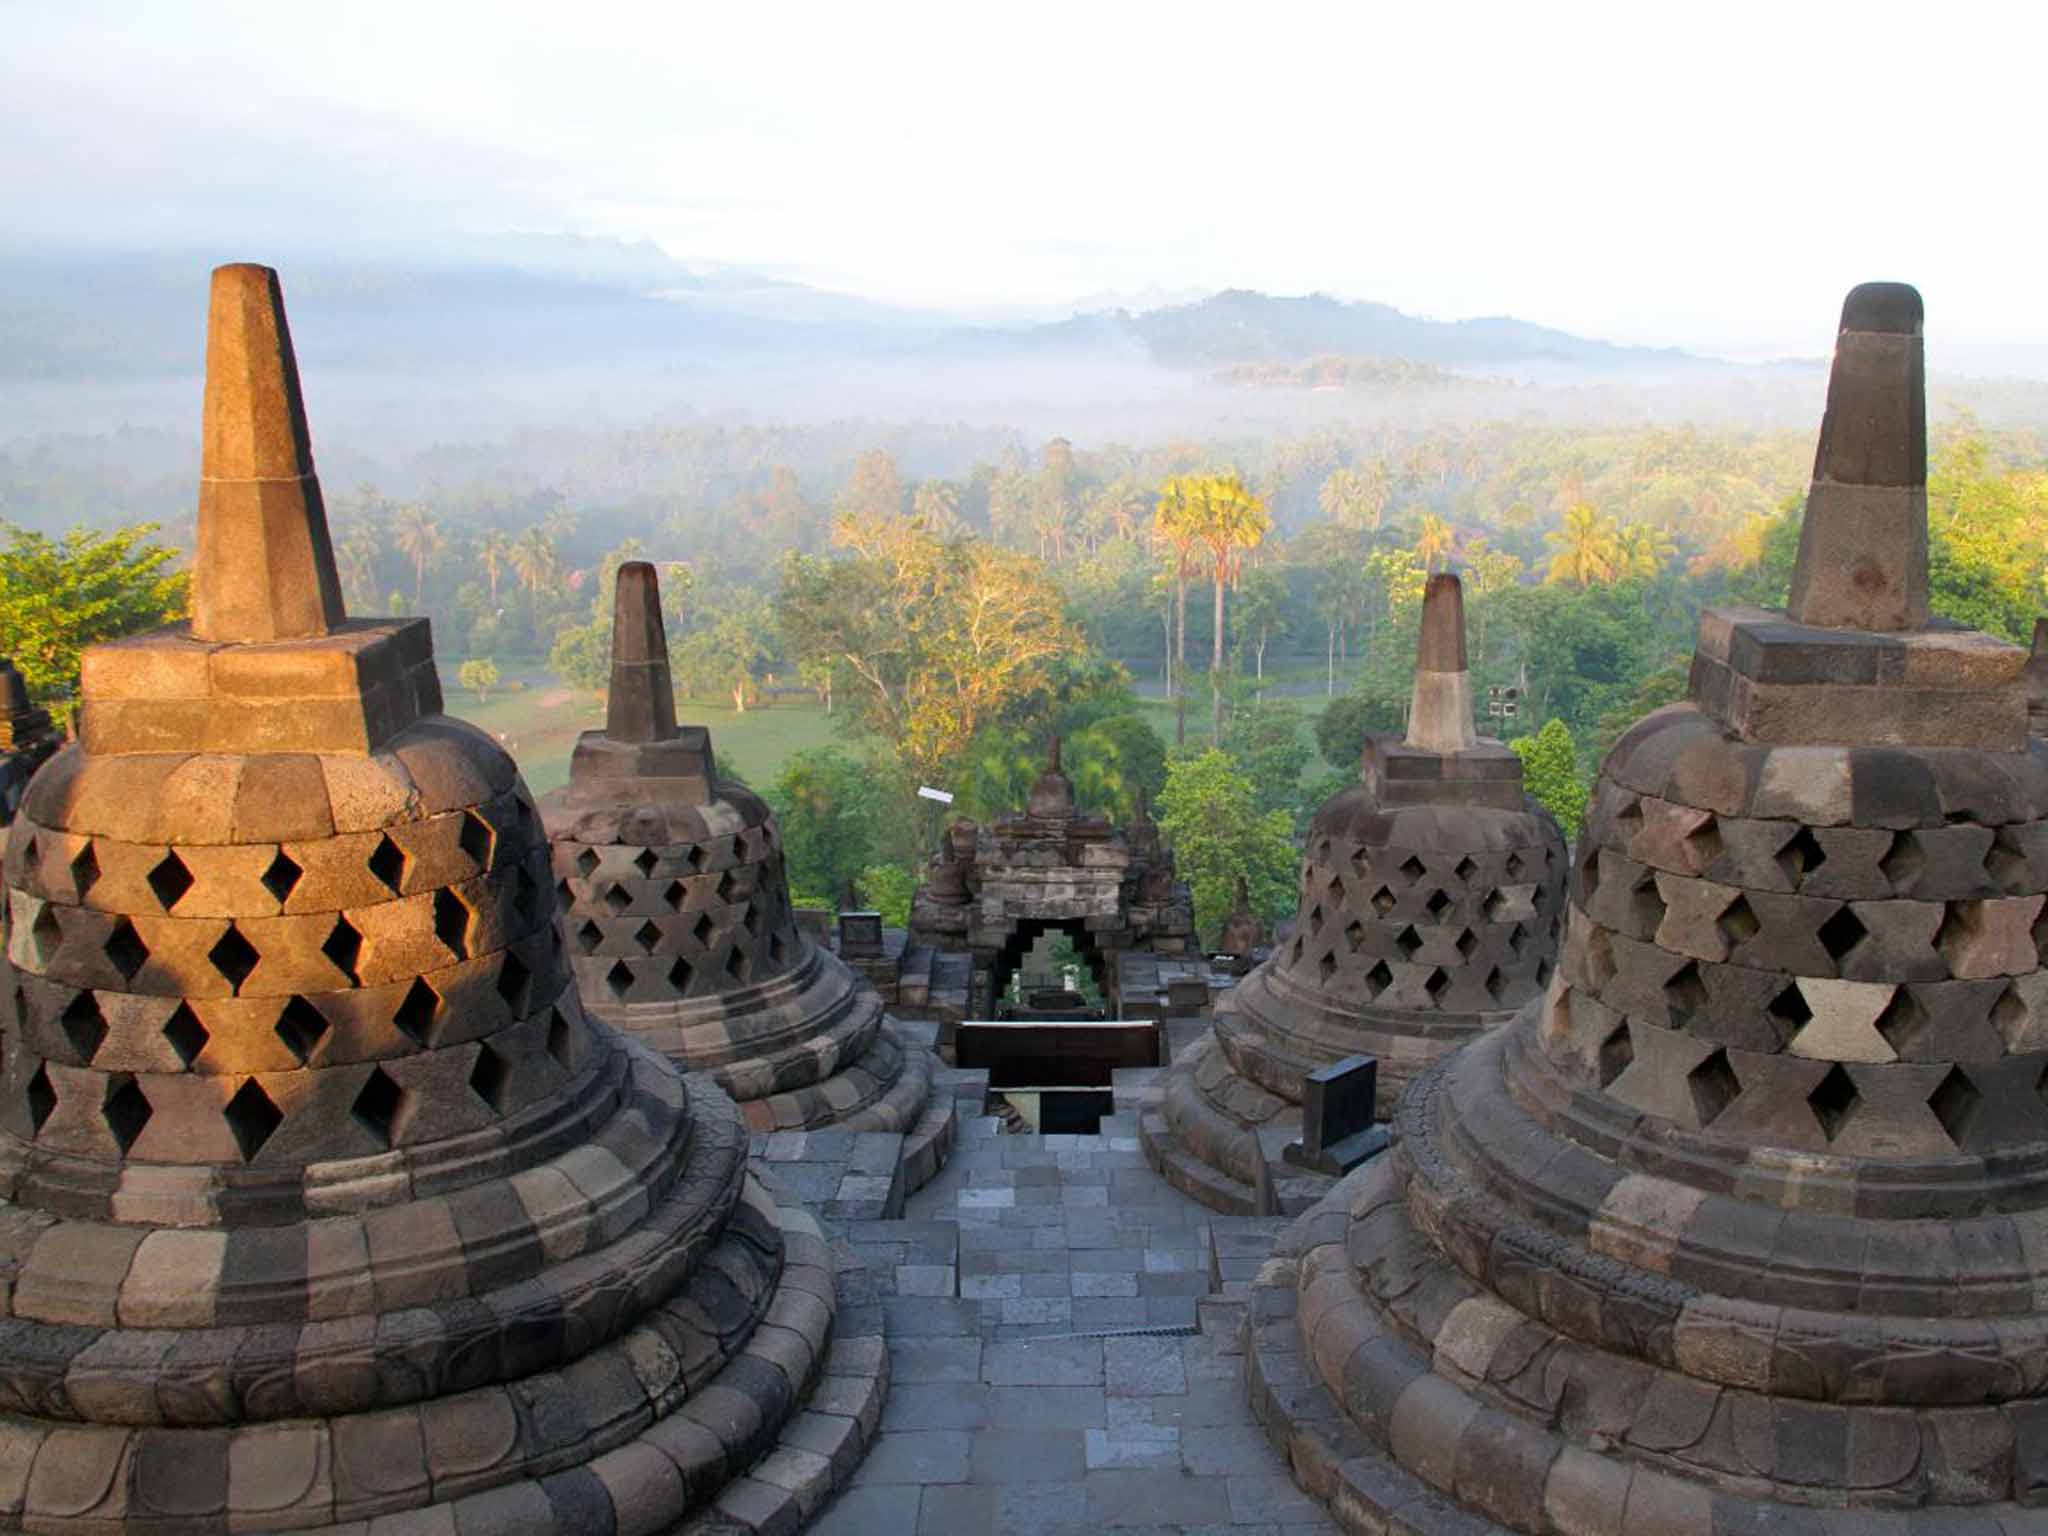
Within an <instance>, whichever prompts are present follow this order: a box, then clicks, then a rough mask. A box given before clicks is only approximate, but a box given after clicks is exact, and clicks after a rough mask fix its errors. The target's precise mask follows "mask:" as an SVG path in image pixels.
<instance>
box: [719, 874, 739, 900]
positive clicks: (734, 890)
mask: <svg viewBox="0 0 2048 1536" xmlns="http://www.w3.org/2000/svg"><path fill="white" fill-rule="evenodd" d="M739 888H740V883H739V881H738V880H737V879H735V878H734V873H733V871H732V870H729V869H728V870H727V871H726V872H725V873H724V874H722V875H720V876H719V877H718V891H717V895H718V899H719V900H720V901H723V902H727V903H730V902H731V901H732V900H733V898H734V897H735V896H737V895H738V894H739Z"/></svg>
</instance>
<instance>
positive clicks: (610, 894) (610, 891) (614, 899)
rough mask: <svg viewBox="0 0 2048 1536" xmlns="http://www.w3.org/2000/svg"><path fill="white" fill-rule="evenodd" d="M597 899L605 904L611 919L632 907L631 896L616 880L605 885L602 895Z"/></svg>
mask: <svg viewBox="0 0 2048 1536" xmlns="http://www.w3.org/2000/svg"><path fill="white" fill-rule="evenodd" d="M597 899H598V900H599V901H601V902H603V903H604V904H605V906H606V907H607V908H608V909H609V910H610V911H611V914H612V916H613V917H617V916H618V915H619V914H620V913H621V912H623V911H625V910H626V908H628V907H630V906H632V905H633V897H632V895H631V894H630V893H629V892H628V891H627V890H626V888H625V887H624V886H623V885H621V884H619V882H618V881H616V880H614V881H613V882H612V883H611V884H610V885H607V886H606V887H605V888H604V892H603V894H602V895H600V896H599V897H598V898H597Z"/></svg>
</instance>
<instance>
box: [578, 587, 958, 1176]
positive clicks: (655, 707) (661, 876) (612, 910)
mask: <svg viewBox="0 0 2048 1536" xmlns="http://www.w3.org/2000/svg"><path fill="white" fill-rule="evenodd" d="M541 810H542V815H543V817H544V818H545V819H546V823H547V828H548V832H549V835H550V837H551V838H552V839H553V842H554V881H553V884H554V889H555V893H556V898H557V900H558V901H559V903H560V905H561V909H562V913H563V921H564V924H565V926H566V927H567V930H568V935H569V947H570V953H571V955H572V957H573V959H572V964H573V965H574V967H575V971H576V976H577V980H578V983H579V984H580V987H581V990H582V995H583V1000H584V1005H585V1007H586V1008H588V1009H589V1010H590V1011H591V1012H592V1013H594V1014H596V1015H597V1016H598V1017H599V1018H601V1019H603V1020H604V1021H605V1022H606V1023H608V1024H611V1025H612V1026H614V1027H615V1028H618V1029H622V1030H627V1031H629V1032H631V1033H632V1034H633V1035H635V1036H636V1037H637V1038H639V1039H640V1040H642V1041H644V1042H645V1043H647V1044H648V1045H651V1046H653V1047H654V1048H655V1049H656V1050H659V1051H662V1052H664V1053H666V1054H667V1055H668V1056H670V1057H672V1058H673V1059H674V1060H675V1061H676V1062H678V1063H679V1064H680V1065H682V1066H683V1067H685V1068H687V1069H689V1070H692V1071H701V1072H704V1073H706V1074H708V1075H709V1076H710V1077H711V1079H712V1080H713V1081H714V1082H716V1083H717V1084H718V1085H719V1087H721V1088H723V1089H724V1090H725V1091H726V1092H727V1093H729V1094H731V1095H732V1096H733V1098H735V1099H737V1100H738V1101H739V1104H740V1111H741V1113H742V1114H743V1115H744V1116H745V1117H746V1121H747V1124H748V1125H749V1126H750V1127H751V1128H752V1129H753V1130H755V1131H792V1130H806V1129H822V1128H825V1127H828V1126H829V1127H832V1128H834V1129H839V1130H848V1131H895V1132H901V1133H904V1134H906V1135H907V1136H909V1137H910V1141H909V1143H908V1144H907V1146H906V1149H905V1155H906V1158H908V1159H910V1160H911V1161H912V1163H913V1164H914V1167H913V1172H914V1173H921V1174H922V1175H924V1176H928V1175H929V1173H930V1171H931V1170H932V1169H934V1168H936V1166H937V1163H938V1160H939V1159H940V1158H941V1157H942V1156H943V1155H944V1152H945V1149H946V1148H947V1147H948V1146H950V1144H951V1140H952V1108H951V1104H950V1102H949V1101H946V1100H944V1099H943V1098H942V1099H941V1100H940V1101H939V1102H938V1103H936V1104H932V1105H930V1106H929V1107H930V1111H931V1112H930V1114H929V1115H927V1107H928V1101H929V1100H930V1099H931V1079H932V1070H933V1066H934V1059H933V1057H932V1055H931V1053H930V1052H929V1051H927V1050H925V1049H923V1048H922V1047H919V1046H915V1045H907V1044H906V1043H905V1042H904V1041H903V1040H901V1039H900V1038H899V1037H898V1035H897V1033H896V1030H895V1028H894V1027H893V1026H892V1025H891V1024H890V1022H889V1020H888V1019H887V1018H886V1017H885V1016H884V1014H883V1011H882V1001H881V999H880V998H879V997H878V996H877V995H876V993H875V991H874V989H873V988H872V987H869V986H867V985H866V984H864V983H863V982H862V981H861V979H860V978H859V977H858V976H856V975H855V974H854V973H853V972H852V971H851V970H850V969H848V967H847V965H846V964H845V962H843V961H842V960H840V959H839V957H838V956H836V955H834V954H833V953H832V952H831V950H829V949H827V948H825V947H824V946H822V945H820V944H818V943H815V942H814V941H813V940H812V938H811V937H810V935H808V934H807V933H805V932H803V931H802V930H801V929H799V927H798V926H797V923H796V919H795V916H794V913H793V911H792V908H791V906H790V900H789V885H788V881H787V879H786V878H785V876H784V873H783V866H782V838H781V834H780V832H779V831H778V830H777V828H776V825H775V820H774V817H773V816H771V815H770V814H769V811H768V806H767V804H766V803H765V802H764V801H763V800H762V799H761V798H760V796H758V795H756V794H754V793H752V792H751V791H749V790H746V789H743V788H741V787H740V786H739V785H737V784H733V783H730V782H728V781H722V780H720V779H719V777H718V769H717V763H716V760H715V759H714V757H713V755H712V749H711V736H710V733H709V732H708V731H707V730H705V728H704V727H703V726H700V725H680V726H679V725H677V724H676V715H675V695H674V688H673V685H672V683H671V680H670V676H669V661H668V647H667V643H666V640H665V638H664V635H663V632H662V622H661V600H660V593H659V590H658V585H657V578H656V576H655V571H654V567H653V566H651V565H649V564H647V563H646V562H644V561H632V562H629V563H627V564H626V565H624V566H621V567H620V569H619V574H618V588H617V595H616V602H615V603H614V605H613V616H612V679H611V692H610V696H609V700H608V703H607V709H606V717H605V728H604V729H603V730H601V731H586V732H584V734H583V735H582V737H581V738H580V739H579V740H578V741H577V743H576V750H575V753H574V755H573V756H572V758H571V760H570V768H569V783H568V784H567V785H566V786H565V787H564V788H562V789H559V790H556V791H555V792H553V793H552V794H550V795H548V796H547V797H546V799H545V800H544V801H543V802H542V807H541ZM913 1182H915V1180H914V1181H913Z"/></svg>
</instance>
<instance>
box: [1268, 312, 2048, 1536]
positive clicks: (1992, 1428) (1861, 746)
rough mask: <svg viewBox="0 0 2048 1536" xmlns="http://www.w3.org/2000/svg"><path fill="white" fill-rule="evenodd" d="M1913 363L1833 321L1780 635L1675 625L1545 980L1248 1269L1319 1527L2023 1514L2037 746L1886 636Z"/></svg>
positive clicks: (1917, 638) (1920, 577) (2034, 1489)
mask: <svg viewBox="0 0 2048 1536" xmlns="http://www.w3.org/2000/svg"><path fill="white" fill-rule="evenodd" d="M1922 369H1923V363H1922V342H1921V306H1920V298H1919V295H1918V294H1917V293H1915V292H1914V291H1913V290H1912V289H1911V288H1908V287H1905V286H1903V285H1899V284H1890V283H1884V284H1871V285H1867V286H1864V287H1861V288H1857V289H1856V290H1854V291H1853V292H1852V293H1850V295H1849V297H1848V300H1847V302H1846V303H1845V305H1844V306H1843V310H1842V323H1841V334H1840V339H1839V341H1838V342H1837V346H1836V352H1835V361H1834V370H1833V376H1832V378H1831V379H1830V382H1829V386H1828V401H1827V411H1826V415H1825V417H1824V419H1823V421H1822V424H1821V432H1820V443H1819V449H1818V452H1817V454H1816V456H1815V462H1814V472H1813V484H1812V490H1811V492H1810V494H1809V497H1808V501H1807V511H1806V522H1805V531H1804V536H1803V538H1802V541H1801V544H1800V550H1799V561H1798V568H1797V571H1796V573H1795V575H1794V578H1793V581H1792V589H1791V603H1790V607H1789V611H1788V612H1786V613H1782V614H1781V613H1776V612H1768V611H1764V610H1760V609H1753V608H1727V609H1718V610H1710V611H1708V612H1707V613H1705V614H1703V615H1702V616H1701V620H1700V629H1699V642H1698V649H1697V651H1696V653H1695V656H1694V660H1693V668H1692V684H1691V698H1690V700H1689V701H1687V702H1684V703H1680V704H1676V705H1673V706H1671V707H1669V708H1666V709H1663V710H1659V711H1658V712H1657V713H1655V714H1653V715H1650V716H1649V717H1647V718H1646V719H1644V720H1643V721H1641V722H1640V723H1638V724H1637V725H1636V726H1635V727H1634V728H1633V729H1632V730H1630V731H1629V732H1628V733H1627V734H1626V735H1625V736H1623V737H1622V739H1621V740H1620V741H1619V742H1617V743H1616V744H1615V747H1614V749H1613V751H1612V752H1611V753H1610V754H1609V755H1608V758H1607V761H1606V763H1605V764H1604V766H1603V767H1602V769H1601V772H1600V776H1599V780H1598V783H1597V785H1596V788H1595V790H1594V794H1593V800H1592V805H1591V808H1590V812H1589V815H1588V818H1587V821H1586V827H1585V833H1584V837H1583V840H1582V842H1581V845H1580V848H1579V850H1578V853H1577V856H1576V863H1575V876H1574V883H1573V889H1572V894H1571V908H1570V915H1569V920H1568V931H1567V935H1566V940H1565V948H1564V952H1563V955H1562V957H1561V960H1560V963H1559V970H1558V975H1557V976H1556V977H1555V978H1554V979H1553V981H1552V983H1551V986H1550V990H1549V992H1548V994H1547V995H1546V996H1545V997H1544V999H1543V1000H1542V1002H1541V1003H1540V1005H1537V1006H1532V1007H1531V1008H1529V1009H1527V1010H1525V1011H1524V1012H1523V1013H1522V1015H1521V1016H1520V1017H1519V1018H1517V1019H1516V1020H1515V1022H1514V1023H1513V1024H1511V1025H1510V1026H1509V1027H1508V1028H1506V1029H1504V1030H1500V1031H1497V1032H1494V1033H1492V1034H1488V1035H1484V1036H1482V1037H1480V1038H1479V1039H1477V1040H1475V1041H1474V1042H1473V1043H1471V1044H1470V1045H1468V1046H1466V1047H1465V1048H1464V1049H1463V1050H1461V1051H1459V1052H1458V1053H1457V1054H1455V1055H1453V1056H1451V1057H1448V1058H1447V1059H1445V1060H1443V1061H1441V1062H1439V1063H1438V1064H1437V1065H1436V1066H1434V1067H1433V1068H1431V1069H1430V1070H1429V1071H1427V1072H1426V1073H1424V1074H1423V1076H1422V1077H1421V1078H1420V1079H1419V1080H1418V1081H1417V1082H1416V1083H1415V1084H1414V1085H1413V1087H1411V1089H1410V1090H1409V1092H1408V1094H1407V1096H1406V1097H1405V1098H1404V1099H1403V1100H1402V1101H1401V1104H1400V1108H1399V1111H1398V1115H1397V1126H1396V1139H1395V1143H1394V1148H1393V1151H1392V1152H1391V1153H1390V1154H1388V1155H1387V1156H1385V1157H1382V1158H1380V1159H1378V1160H1377V1161H1375V1162H1373V1163H1369V1164H1367V1165H1366V1166H1365V1167H1363V1168H1361V1169H1359V1170H1358V1171H1357V1172H1356V1173H1354V1174H1352V1175H1351V1176H1350V1177H1349V1178H1348V1179H1347V1180H1345V1181H1344V1182H1343V1183H1342V1184H1340V1185H1339V1186H1338V1187H1337V1188H1336V1189H1335V1190H1334V1191H1333V1192H1332V1194H1331V1195H1330V1196H1329V1197H1328V1198H1327V1199H1325V1200H1324V1201H1322V1202H1321V1203H1320V1204H1319V1205H1318V1206H1317V1207H1316V1208H1315V1209H1314V1210H1313V1211H1312V1212H1311V1213H1310V1214H1309V1215H1308V1216H1307V1217H1305V1218H1304V1219H1303V1220H1302V1221H1300V1222H1299V1223H1297V1224H1296V1225H1295V1227H1294V1228H1292V1229H1291V1231H1290V1233H1289V1235H1288V1237H1287V1238H1286V1239H1284V1240H1283V1242H1282V1244H1281V1246H1280V1249H1279V1250H1278V1251H1277V1253H1276V1257H1275V1258H1274V1259H1273V1260H1272V1261H1270V1262H1269V1263H1268V1264H1267V1266H1266V1267H1265V1269H1264V1271H1263V1272H1262V1274H1261V1277H1260V1280H1259V1282H1258V1283H1257V1285H1256V1286H1255V1287H1254V1290H1253V1300H1252V1303H1251V1310H1250V1313H1249V1315H1248V1324H1247V1326H1248V1335H1247V1342H1248V1358H1247V1365H1248V1371H1249V1376H1250V1379H1251V1386H1252V1393H1253V1404H1254V1408H1255V1410H1256V1411H1257V1412H1258V1413H1259V1414H1260V1416H1261V1417H1262V1418H1263V1419H1264V1420H1265V1422H1266V1424H1267V1427H1268V1430H1269V1432H1270V1434H1271V1436H1272V1437H1273V1439H1274V1443H1276V1444H1284V1445H1286V1446H1287V1447H1288V1448H1289V1453H1290V1455H1291V1458H1292V1461H1293V1466H1294V1472H1295V1475H1296V1477H1297V1479H1298V1480H1299V1481H1300V1482H1301V1483H1302V1485H1303V1486H1304V1487H1305V1488H1307V1489H1308V1490H1309V1491H1311V1492H1312V1493H1314V1494H1315V1495H1317V1496H1318V1497H1320V1498H1322V1499H1325V1500H1327V1501H1328V1503H1329V1505H1330V1508H1331V1509H1332V1511H1333V1512H1334V1513H1335V1515H1336V1517H1337V1518H1338V1520H1339V1521H1340V1522H1341V1523H1342V1524H1344V1525H1345V1527H1346V1528H1347V1529H1349V1530H1352V1531H1360V1532H1362V1531H1375V1532H1377V1531H1380V1530H1382V1529H1383V1528H1387V1529H1392V1528H1400V1529H1408V1528H1413V1529H1417V1530H1425V1531H1433V1532H1434V1531H1445V1532H1465V1531H1477V1530H1482V1529H1495V1528H1498V1527H1506V1528H1509V1529H1512V1530H1516V1531H1524V1532H1561V1533H1562V1532H1569V1533H1582V1532H1595V1531H1598V1532H1620V1531H1627V1532H1628V1533H1630V1536H1708V1533H1710V1532H1711V1533H1720V1532H1731V1531H1763V1530H1772V1531H1788V1532H1840V1533H1849V1532H1856V1533H1869V1532H1912V1533H1919V1532H1936V1531H1940V1532H1964V1531H1968V1532H1986V1533H1989V1532H2004V1533H2006V1536H2014V1533H2018V1532H2041V1531H2048V1400H2044V1390H2048V971H2044V969H2043V958H2044V951H2048V921H2044V919H2043V898H2044V893H2048V744H2044V743H2043V742H2042V741H2040V740H2039V739H2038V738H2031V737H2030V736H2029V735H2028V731H2027V699H2026V689H2025V686H2024V683H2023V680H2022V667H2023V664H2024V663H2025V661H2026V659H2027V658H2026V653H2025V652H2023V651H2021V650H2020V649H2018V648H2017V647H2015V646H2011V645H2007V644H2005V643H2003V642H2001V641H1997V640H1993V639H1991V638H1988V637H1987V636H1984V635H1981V634H1977V633H1973V632H1970V631H1966V630H1963V629H1960V628H1958V627H1956V626H1954V625H1950V624H1946V623H1943V622H1940V621H1938V620H1931V619H1930V618H1929V617H1928V612H1927V569H1926V562H1927V527H1926V498H1925V480H1926V436H1925V433H1926V427H1925V414H1924V406H1923V403H1922V402H1923V398H1924V394H1923V391H1924V383H1923V374H1922ZM1383 1522H1385V1524H1384V1525H1383ZM1396 1522H1405V1524H1398V1525H1397V1524H1396Z"/></svg>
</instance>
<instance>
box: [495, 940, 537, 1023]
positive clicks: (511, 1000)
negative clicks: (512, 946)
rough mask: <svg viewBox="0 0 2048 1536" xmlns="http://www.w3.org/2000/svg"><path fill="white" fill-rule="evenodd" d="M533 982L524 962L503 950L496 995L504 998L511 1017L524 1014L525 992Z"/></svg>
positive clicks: (518, 1016)
mask: <svg viewBox="0 0 2048 1536" xmlns="http://www.w3.org/2000/svg"><path fill="white" fill-rule="evenodd" d="M532 982H533V974H532V972H530V971H528V970H527V968H526V962H525V961H523V960H521V959H520V958H519V957H518V956H517V955H515V954H513V953H512V952H511V951H510V950H509V949H508V950H506V951H505V959H504V962H503V963H502V964H501V965H500V966H499V967H498V996H500V997H502V998H503V999H505V1006H506V1007H507V1008H510V1009H511V1010H512V1017H513V1018H515V1019H517V1018H524V1017H525V1015H526V994H527V991H528V989H529V988H530V987H531V985H532Z"/></svg>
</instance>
